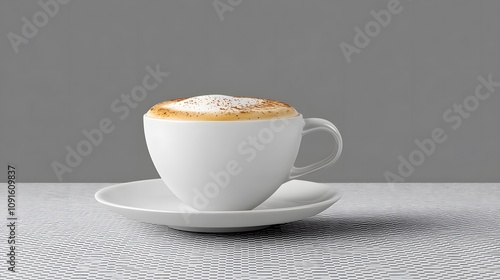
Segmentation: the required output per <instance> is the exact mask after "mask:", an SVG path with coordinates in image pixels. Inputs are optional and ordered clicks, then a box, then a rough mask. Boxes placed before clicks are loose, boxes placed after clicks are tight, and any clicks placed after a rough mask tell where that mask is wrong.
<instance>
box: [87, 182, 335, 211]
mask: <svg viewBox="0 0 500 280" xmlns="http://www.w3.org/2000/svg"><path fill="white" fill-rule="evenodd" d="M153 181H159V182H162V179H161V178H154V179H145V180H137V181H131V182H125V183H118V184H113V185H111V186H107V187H104V188H102V189H100V190H98V191H97V192H96V193H95V194H94V198H95V200H97V201H98V202H99V203H101V204H103V205H105V206H108V207H116V208H121V209H126V210H133V211H142V212H150V213H151V212H153V213H165V214H179V213H192V214H203V215H221V214H222V215H227V214H235V215H238V214H250V213H256V214H265V213H276V212H284V211H294V210H303V209H309V208H311V207H321V206H323V205H327V204H330V205H333V204H334V203H336V202H337V201H339V200H340V199H341V198H342V192H340V191H339V190H337V189H335V188H333V187H332V188H329V189H328V194H331V195H332V197H331V198H328V199H326V200H323V201H320V202H315V203H309V204H305V205H300V206H291V207H283V208H269V209H251V210H232V211H231V210H214V211H200V210H196V209H194V208H192V207H190V206H188V205H186V206H187V207H189V208H192V209H193V211H192V212H181V211H173V210H157V209H147V208H139V207H132V206H127V205H123V204H117V203H113V202H109V201H107V200H105V199H103V198H102V194H103V193H106V192H109V191H112V190H113V189H115V188H120V187H123V186H124V185H132V184H141V183H150V182H153ZM291 181H300V182H307V183H314V184H320V185H324V184H326V183H317V182H311V181H306V180H297V179H295V180H291ZM291 181H288V182H291ZM288 182H285V183H284V184H286V183H288ZM162 183H163V182H162ZM163 184H164V183H163ZM165 187H167V186H165ZM280 188H281V187H280ZM167 189H168V187H167ZM168 191H169V192H170V195H172V196H174V197H175V195H174V194H173V193H172V192H171V191H170V190H168ZM273 195H274V193H273ZM273 195H271V196H270V197H269V198H271V197H272V196H273ZM177 199H178V198H177ZM266 201H267V200H266ZM181 203H182V202H181ZM262 203H265V201H264V202H262ZM257 207H258V206H257Z"/></svg>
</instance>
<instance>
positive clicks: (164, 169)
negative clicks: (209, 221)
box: [143, 95, 342, 213]
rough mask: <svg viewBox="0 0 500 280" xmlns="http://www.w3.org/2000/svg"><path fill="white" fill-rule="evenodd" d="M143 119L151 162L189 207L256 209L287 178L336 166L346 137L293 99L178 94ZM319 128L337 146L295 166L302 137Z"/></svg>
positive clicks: (183, 208) (186, 209) (185, 209)
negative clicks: (304, 111) (288, 101)
mask: <svg viewBox="0 0 500 280" xmlns="http://www.w3.org/2000/svg"><path fill="white" fill-rule="evenodd" d="M143 120H144V135H145V138H146V143H147V146H148V150H149V154H150V156H151V160H152V161H153V163H154V166H155V167H156V170H157V171H158V174H159V175H160V177H161V178H162V179H163V181H164V182H165V185H166V186H167V187H168V188H169V189H170V190H171V191H172V193H174V194H175V195H176V196H177V197H178V198H179V199H180V200H181V201H182V202H183V204H180V205H179V211H182V212H189V213H191V212H192V211H194V209H196V210H199V211H239V210H250V209H253V208H255V207H256V206H257V205H259V204H261V203H262V202H263V201H265V200H266V199H267V198H269V197H270V196H271V195H272V194H273V193H274V192H275V191H276V190H277V189H278V188H279V187H280V186H281V185H282V184H283V183H284V182H286V181H288V180H292V179H296V178H299V177H300V176H303V175H305V174H308V173H310V172H313V171H315V170H318V169H321V168H325V167H327V166H330V165H331V164H333V163H334V162H335V161H336V160H337V159H338V157H339V155H340V153H341V151H342V137H341V136H340V133H339V132H338V130H337V128H336V127H335V126H334V125H333V124H332V123H331V122H329V121H327V120H323V119H317V118H309V119H304V118H303V116H302V115H301V114H299V113H298V112H297V111H296V110H295V109H294V108H293V107H291V106H290V105H288V104H285V103H283V102H279V101H275V100H270V99H263V98H252V97H232V96H224V95H204V96H197V97H191V98H181V99H174V100H170V101H164V102H161V103H158V104H156V105H154V106H153V107H152V108H151V109H150V110H149V111H148V112H147V113H146V114H144V116H143ZM314 131H325V132H328V133H330V134H331V135H332V136H333V138H334V139H333V141H334V142H336V143H337V145H336V149H333V150H332V151H331V152H329V153H326V155H327V156H326V157H325V158H324V159H322V160H320V161H318V162H315V163H312V164H310V165H307V166H302V167H295V166H294V162H295V159H296V157H297V154H298V152H299V147H300V143H301V139H302V136H303V135H306V134H308V133H311V132H314ZM333 141H332V142H333Z"/></svg>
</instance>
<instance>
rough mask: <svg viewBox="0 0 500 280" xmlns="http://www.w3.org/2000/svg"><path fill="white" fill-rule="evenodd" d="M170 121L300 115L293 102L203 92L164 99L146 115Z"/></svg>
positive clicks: (236, 119)
mask: <svg viewBox="0 0 500 280" xmlns="http://www.w3.org/2000/svg"><path fill="white" fill-rule="evenodd" d="M146 115H147V116H148V117H152V118H158V119H169V120H199V121H238V120H266V119H277V118H288V117H294V116H297V115H298V112H297V111H296V110H295V109H294V108H293V107H292V106H290V105H288V104H286V103H283V102H280V101H276V100H271V99H264V98H256V97H243V96H237V97H233V96H226V95H202V96H195V97H190V98H178V99H173V100H168V101H163V102H160V103H158V104H156V105H154V106H153V107H151V109H149V111H148V112H147V114H146Z"/></svg>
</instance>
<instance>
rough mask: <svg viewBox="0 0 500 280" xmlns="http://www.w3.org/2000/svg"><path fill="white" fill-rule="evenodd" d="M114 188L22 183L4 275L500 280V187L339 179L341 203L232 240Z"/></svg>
mask: <svg viewBox="0 0 500 280" xmlns="http://www.w3.org/2000/svg"><path fill="white" fill-rule="evenodd" d="M109 185H111V184H88V183H82V184H47V183H43V184H38V183H30V184H27V183H25V184H18V188H17V191H18V206H17V207H18V217H19V220H18V221H17V223H18V227H17V229H16V230H17V232H16V234H17V236H16V244H17V251H16V254H17V259H16V262H17V263H16V269H17V272H16V273H11V272H9V271H7V264H6V259H7V257H6V253H7V252H8V244H7V236H8V231H7V230H8V229H7V228H6V227H5V226H4V227H3V228H4V229H3V230H2V231H1V232H2V234H1V236H4V238H1V239H0V250H1V251H0V255H1V256H3V257H2V259H1V260H0V261H1V263H2V265H1V270H0V279H15V280H29V279H33V280H41V279H115V280H121V279H134V280H141V279H190V280H194V279H203V280H206V279H349V280H356V279H384V280H385V279H389V280H391V279H393V280H396V279H398V280H410V279H426V280H428V279H429V280H430V279H436V280H444V279H446V280H448V279H467V280H475V279H477V280H488V279H491V280H498V279H500V184H406V183H405V184H396V185H393V186H390V185H387V184H331V185H332V188H337V189H339V190H341V191H342V192H343V193H344V196H343V198H342V199H341V200H340V201H339V202H337V203H336V204H334V205H333V206H332V207H330V208H329V209H328V210H326V211H325V212H323V213H321V214H319V215H316V216H314V217H311V218H308V219H304V220H301V221H296V222H292V223H287V224H281V225H274V226H271V227H269V228H267V229H264V230H261V231H254V232H246V233H230V234H200V233H190V232H183V231H178V230H174V229H170V228H168V227H166V226H160V225H154V224H146V223H141V222H137V221H133V220H129V219H127V218H125V217H122V216H120V215H118V214H114V213H112V212H110V211H108V210H107V209H105V208H104V207H103V206H102V205H100V204H99V203H98V202H96V201H95V200H94V193H95V192H96V191H97V190H99V189H100V188H103V187H105V186H109ZM1 186H2V190H3V191H1V193H0V207H1V208H0V211H4V213H5V214H4V215H3V217H4V220H5V223H7V220H6V217H7V205H6V201H7V198H6V196H7V191H6V190H7V189H6V185H5V184H2V185H1ZM145 191H146V190H145Z"/></svg>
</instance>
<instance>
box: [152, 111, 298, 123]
mask: <svg viewBox="0 0 500 280" xmlns="http://www.w3.org/2000/svg"><path fill="white" fill-rule="evenodd" d="M143 118H144V119H148V120H152V121H159V122H170V123H240V122H245V123H250V122H252V123H256V122H269V121H273V120H283V119H288V120H291V119H299V118H303V116H302V114H301V113H298V114H297V115H296V116H293V117H283V118H273V119H262V120H260V119H256V120H220V121H215V120H172V119H160V118H155V117H150V116H148V115H147V113H146V114H144V115H143Z"/></svg>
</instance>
